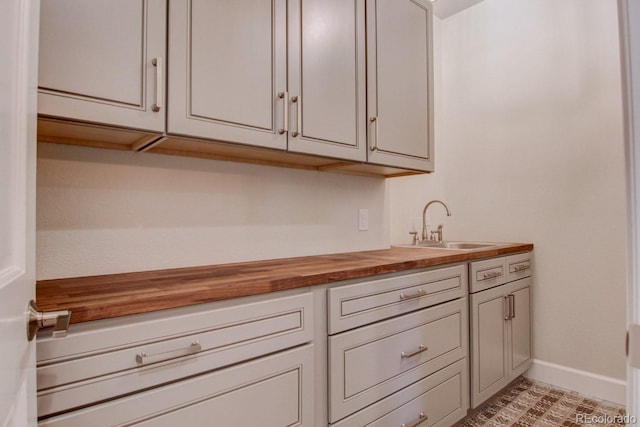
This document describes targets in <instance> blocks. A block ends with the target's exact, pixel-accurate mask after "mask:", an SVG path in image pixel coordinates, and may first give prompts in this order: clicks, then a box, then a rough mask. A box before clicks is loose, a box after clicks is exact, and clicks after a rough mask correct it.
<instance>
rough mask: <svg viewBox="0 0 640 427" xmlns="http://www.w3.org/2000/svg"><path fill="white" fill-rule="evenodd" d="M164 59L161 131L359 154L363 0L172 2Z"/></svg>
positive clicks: (354, 157)
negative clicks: (165, 103)
mask: <svg viewBox="0 0 640 427" xmlns="http://www.w3.org/2000/svg"><path fill="white" fill-rule="evenodd" d="M287 17H288V22H287ZM169 57H170V58H171V62H170V64H169V115H168V127H167V132H168V133H169V134H172V135H182V136H190V137H201V138H210V139H215V140H221V141H228V142H235V143H241V144H249V145H256V146H261V147H268V148H276V149H281V150H285V149H289V151H292V152H298V153H307V154H316V155H322V156H330V157H336V158H341V159H349V160H359V161H364V160H366V150H365V139H366V135H365V132H366V130H365V123H364V116H365V100H366V94H365V90H366V88H365V81H364V67H365V45H364V3H363V1H361V0H356V1H353V0H352V1H343V0H331V1H326V0H291V1H289V3H288V4H287V2H286V0H275V1H268V0H260V1H256V0H252V1H240V2H238V1H234V2H229V1H226V0H215V1H212V0H174V1H171V2H170V11H169Z"/></svg>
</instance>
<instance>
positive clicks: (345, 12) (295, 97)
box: [288, 0, 367, 161]
mask: <svg viewBox="0 0 640 427" xmlns="http://www.w3.org/2000/svg"><path fill="white" fill-rule="evenodd" d="M288 5H289V9H288V19H289V25H288V31H289V33H288V55H289V59H288V87H289V101H290V104H289V105H290V110H289V111H290V119H289V123H290V124H291V126H290V129H289V144H288V147H289V151H295V152H300V153H309V154H317V155H322V156H329V157H336V158H341V159H348V160H356V161H365V160H366V156H367V154H366V121H365V116H366V111H365V110H366V84H365V78H366V74H365V67H366V53H365V49H366V46H365V11H364V6H365V4H364V0H349V1H344V0H289V3H288Z"/></svg>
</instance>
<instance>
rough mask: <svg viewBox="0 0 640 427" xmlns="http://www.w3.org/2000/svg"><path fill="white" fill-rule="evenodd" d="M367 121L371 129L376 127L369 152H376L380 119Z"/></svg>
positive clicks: (373, 118) (371, 118) (375, 118)
mask: <svg viewBox="0 0 640 427" xmlns="http://www.w3.org/2000/svg"><path fill="white" fill-rule="evenodd" d="M369 121H370V122H371V126H372V127H373V126H375V127H376V131H375V133H374V134H373V136H374V138H373V143H372V144H371V151H376V150H377V149H378V127H379V121H380V119H379V118H378V117H369Z"/></svg>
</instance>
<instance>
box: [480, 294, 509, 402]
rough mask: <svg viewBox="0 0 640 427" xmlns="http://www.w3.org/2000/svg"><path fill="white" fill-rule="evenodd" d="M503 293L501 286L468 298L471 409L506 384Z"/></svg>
mask: <svg viewBox="0 0 640 427" xmlns="http://www.w3.org/2000/svg"><path fill="white" fill-rule="evenodd" d="M504 293H505V287H504V286H501V287H498V288H493V289H489V290H486V291H483V292H480V293H477V294H473V295H471V311H472V313H471V316H472V317H471V319H472V325H471V326H472V333H473V354H472V377H471V386H472V392H471V399H472V402H471V404H472V407H474V408H475V407H477V406H478V405H479V404H480V403H482V402H483V401H484V400H485V399H486V398H487V397H489V396H492V395H493V394H494V393H495V392H497V391H499V390H500V389H501V388H502V387H504V386H505V385H507V383H508V382H509V378H508V371H507V359H506V347H507V342H506V340H507V335H506V326H505V314H506V313H505V298H504Z"/></svg>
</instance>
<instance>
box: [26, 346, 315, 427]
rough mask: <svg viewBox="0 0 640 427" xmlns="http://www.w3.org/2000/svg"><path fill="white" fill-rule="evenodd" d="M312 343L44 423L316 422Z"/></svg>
mask: <svg viewBox="0 0 640 427" xmlns="http://www.w3.org/2000/svg"><path fill="white" fill-rule="evenodd" d="M313 400H314V397H313V346H312V345H306V346H304V347H299V348H296V349H292V350H288V351H285V352H282V353H277V354H275V355H273V356H267V357H263V358H260V359H257V360H255V361H252V362H248V363H244V364H241V365H237V366H234V367H231V368H228V369H223V370H220V371H214V372H212V373H208V374H203V375H200V376H197V377H193V378H191V379H187V380H183V381H179V382H176V383H173V384H171V385H167V386H163V387H158V388H156V389H152V390H149V391H146V392H142V393H137V394H134V395H131V396H129V397H124V398H121V399H116V400H113V401H108V402H106V403H102V404H98V405H93V406H90V407H88V408H85V409H80V410H77V411H73V412H71V413H68V414H63V415H58V416H54V417H51V418H47V419H44V420H41V421H40V422H39V423H38V425H39V426H40V427H44V426H47V427H87V426H91V427H100V426H104V427H107V426H115V425H117V426H121V425H122V426H124V425H126V426H153V427H175V426H196V427H197V426H202V427H209V426H214V425H215V426H218V425H219V426H229V427H247V426H261V427H289V426H309V427H311V426H312V425H313Z"/></svg>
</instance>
